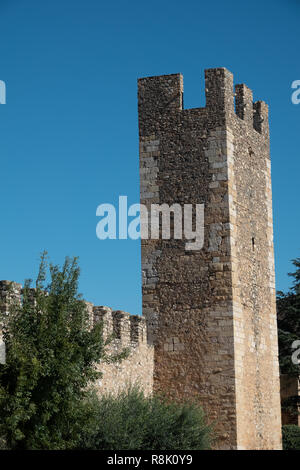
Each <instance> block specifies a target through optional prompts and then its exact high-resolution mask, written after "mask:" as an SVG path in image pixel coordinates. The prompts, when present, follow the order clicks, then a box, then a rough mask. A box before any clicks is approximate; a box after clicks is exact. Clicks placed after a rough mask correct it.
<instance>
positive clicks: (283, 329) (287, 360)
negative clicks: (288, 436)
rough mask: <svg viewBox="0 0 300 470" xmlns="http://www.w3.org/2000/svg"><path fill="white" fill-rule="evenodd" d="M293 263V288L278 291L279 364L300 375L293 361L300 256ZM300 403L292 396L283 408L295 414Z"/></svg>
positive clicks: (299, 312)
mask: <svg viewBox="0 0 300 470" xmlns="http://www.w3.org/2000/svg"><path fill="white" fill-rule="evenodd" d="M293 265H294V266H295V268H296V270H295V272H293V273H289V276H291V277H292V278H293V286H292V288H291V289H290V290H289V292H287V293H283V292H278V293H277V321H278V341H279V364H280V372H281V374H287V375H290V376H297V377H299V375H300V368H299V364H294V363H293V362H292V353H293V352H294V350H293V349H292V345H293V343H294V341H299V340H300V258H297V259H295V260H293ZM299 405H300V399H299V397H298V396H291V397H289V398H287V399H285V400H284V401H283V402H282V409H283V410H284V411H286V412H288V413H289V414H293V413H297V411H296V410H297V406H299Z"/></svg>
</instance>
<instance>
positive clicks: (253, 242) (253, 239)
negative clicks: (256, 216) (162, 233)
mask: <svg viewBox="0 0 300 470" xmlns="http://www.w3.org/2000/svg"><path fill="white" fill-rule="evenodd" d="M254 250H255V238H254V237H252V251H254Z"/></svg>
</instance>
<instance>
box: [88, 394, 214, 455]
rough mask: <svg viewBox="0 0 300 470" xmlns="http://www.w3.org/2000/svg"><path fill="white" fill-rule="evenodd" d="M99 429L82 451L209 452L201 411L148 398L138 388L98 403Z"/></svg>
mask: <svg viewBox="0 0 300 470" xmlns="http://www.w3.org/2000/svg"><path fill="white" fill-rule="evenodd" d="M97 418H98V426H97V429H96V430H95V434H94V436H93V438H92V439H90V441H89V442H87V441H85V442H82V443H81V448H90V449H99V450H104V449H106V450H192V449H200V450H201V449H208V448H210V429H209V427H208V426H207V424H206V423H205V418H204V413H203V410H202V408H201V407H200V406H199V405H197V404H194V403H185V404H178V403H175V402H170V401H167V400H166V399H164V398H158V397H145V396H144V394H143V392H142V391H141V390H139V389H138V388H136V387H134V388H129V389H128V390H127V391H124V392H122V393H120V394H119V395H118V396H116V397H114V396H112V395H106V396H103V397H101V398H100V399H99V403H98V413H97Z"/></svg>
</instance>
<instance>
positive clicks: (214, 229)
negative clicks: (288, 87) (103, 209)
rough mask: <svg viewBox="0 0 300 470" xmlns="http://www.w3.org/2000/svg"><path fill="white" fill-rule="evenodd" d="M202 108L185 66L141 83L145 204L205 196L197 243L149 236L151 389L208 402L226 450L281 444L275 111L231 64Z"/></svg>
mask: <svg viewBox="0 0 300 470" xmlns="http://www.w3.org/2000/svg"><path fill="white" fill-rule="evenodd" d="M205 93H206V107H205V108H197V109H184V108H183V78H182V76H181V75H180V74H173V75H166V76H155V77H147V78H142V79H140V80H139V81H138V108H139V137H140V181H141V203H143V204H145V205H146V206H148V205H149V206H150V205H151V204H152V203H159V204H163V203H166V204H169V205H172V204H174V203H179V204H181V205H183V204H186V203H189V204H193V205H196V204H204V207H205V213H204V224H205V236H204V247H203V249H202V250H200V251H193V252H191V251H189V252H188V251H185V240H174V239H171V240H161V239H160V240H142V242H141V243H142V271H143V272H142V274H143V314H144V316H145V317H146V319H147V324H148V340H149V342H150V343H151V344H153V345H154V384H153V387H154V392H164V393H167V394H168V395H169V396H170V397H172V398H175V399H179V400H185V399H194V400H197V401H198V402H199V403H201V404H202V405H203V406H204V408H205V409H206V412H207V413H208V416H209V418H210V420H211V421H212V422H214V423H215V429H216V431H217V433H218V444H217V447H218V448H219V449H236V448H237V449H279V448H281V418H280V397H279V368H278V346H277V328H276V310H275V285H274V255H273V234H272V226H273V224H272V199H271V179H270V155H269V128H268V108H267V105H266V104H265V103H263V102H261V101H258V102H256V103H253V100H252V92H251V90H250V89H249V88H248V87H247V86H246V85H244V84H241V85H236V88H235V93H234V91H233V76H232V74H231V73H230V72H229V71H228V70H226V69H225V68H219V69H209V70H206V71H205Z"/></svg>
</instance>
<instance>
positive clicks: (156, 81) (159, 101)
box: [138, 68, 268, 137]
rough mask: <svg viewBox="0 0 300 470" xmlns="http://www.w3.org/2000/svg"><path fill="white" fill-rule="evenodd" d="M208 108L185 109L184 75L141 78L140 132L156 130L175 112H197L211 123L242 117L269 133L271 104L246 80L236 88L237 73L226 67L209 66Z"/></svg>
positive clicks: (261, 130)
mask: <svg viewBox="0 0 300 470" xmlns="http://www.w3.org/2000/svg"><path fill="white" fill-rule="evenodd" d="M205 96H206V106H205V107H204V108H191V109H184V107H183V101H184V100H183V76H182V75H181V74H179V73H178V74H171V75H160V76H156V77H155V76H154V77H146V78H140V79H139V80H138V98H139V116H140V135H143V136H144V137H145V131H147V133H148V134H149V135H151V134H155V131H156V130H157V129H159V128H160V125H164V126H165V125H166V121H167V120H168V118H171V117H172V116H174V113H175V114H176V113H178V112H183V113H190V112H192V113H194V114H197V113H198V114H199V115H200V117H201V116H202V119H203V120H206V121H207V122H208V124H211V125H213V126H222V125H224V124H227V123H228V121H230V120H232V119H236V120H237V118H238V119H240V120H242V121H244V124H246V125H247V126H248V128H249V129H250V128H252V129H254V130H255V131H257V132H258V133H260V134H264V136H265V135H266V134H268V106H267V104H266V103H264V102H263V101H256V102H253V93H252V90H250V88H248V87H247V85H245V84H237V85H235V88H234V82H233V75H232V73H231V72H230V71H229V70H227V69H226V68H214V69H206V70H205Z"/></svg>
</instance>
